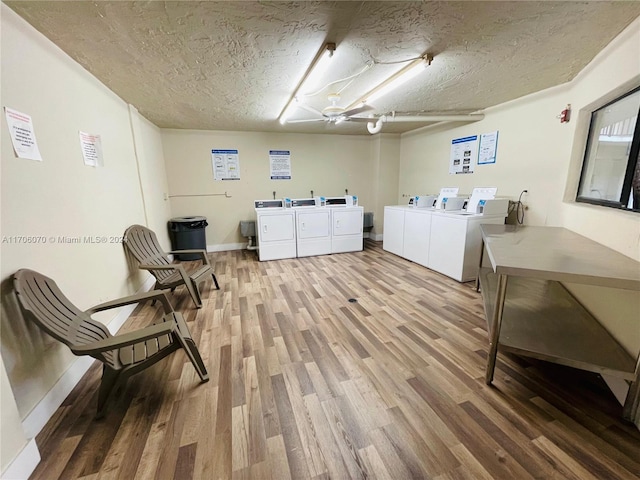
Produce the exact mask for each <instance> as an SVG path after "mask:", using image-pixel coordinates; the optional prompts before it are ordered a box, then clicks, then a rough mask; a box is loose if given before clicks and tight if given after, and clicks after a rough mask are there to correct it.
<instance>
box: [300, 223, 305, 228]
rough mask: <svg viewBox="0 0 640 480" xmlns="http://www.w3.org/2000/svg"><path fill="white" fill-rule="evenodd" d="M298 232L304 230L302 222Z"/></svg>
mask: <svg viewBox="0 0 640 480" xmlns="http://www.w3.org/2000/svg"><path fill="white" fill-rule="evenodd" d="M300 230H304V222H302V223H301V224H300Z"/></svg>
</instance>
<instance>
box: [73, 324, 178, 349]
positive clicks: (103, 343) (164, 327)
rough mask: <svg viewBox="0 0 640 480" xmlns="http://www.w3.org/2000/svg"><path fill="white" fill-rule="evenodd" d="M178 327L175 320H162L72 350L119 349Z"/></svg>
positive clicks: (165, 333)
mask: <svg viewBox="0 0 640 480" xmlns="http://www.w3.org/2000/svg"><path fill="white" fill-rule="evenodd" d="M175 329H176V326H175V323H174V322H162V323H158V324H156V325H151V326H150V327H146V328H142V329H140V330H136V331H135V332H129V333H123V334H122V335H116V336H115V337H109V338H105V339H104V340H99V341H97V342H93V343H88V344H86V345H73V346H72V347H70V348H71V351H72V352H73V353H74V354H75V355H89V354H92V353H100V352H106V351H109V350H117V349H118V348H122V347H126V346H128V345H135V344H136V343H140V342H144V341H145V340H149V339H151V338H157V337H161V336H162V335H167V334H169V333H171V332H174V331H175Z"/></svg>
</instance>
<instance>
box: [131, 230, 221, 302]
mask: <svg viewBox="0 0 640 480" xmlns="http://www.w3.org/2000/svg"><path fill="white" fill-rule="evenodd" d="M124 246H125V248H126V249H127V250H128V251H129V252H130V253H131V254H132V255H133V257H134V258H135V259H136V260H137V261H138V263H139V267H140V268H141V269H143V270H148V271H149V272H151V274H152V275H153V276H154V277H155V279H156V284H155V287H154V288H156V289H162V288H170V289H171V291H173V290H175V289H176V287H178V286H180V285H185V286H186V287H187V290H188V291H189V295H191V298H192V299H193V303H195V304H196V307H198V308H201V307H202V297H201V296H200V288H199V284H200V283H202V282H204V281H206V280H207V278H209V275H211V277H212V278H213V283H214V284H215V286H216V289H218V290H220V286H219V285H218V280H217V279H216V276H215V274H214V273H213V268H212V267H211V264H210V263H209V259H208V258H207V252H206V251H205V250H173V251H170V252H168V253H170V254H199V255H201V257H202V266H201V267H199V268H198V269H196V270H195V271H193V272H187V270H186V269H185V267H184V265H181V264H175V263H173V264H172V263H171V262H170V261H169V258H168V253H165V252H164V251H163V250H162V247H161V246H160V243H159V242H158V237H156V234H155V233H154V232H153V231H152V230H149V229H148V228H147V227H143V226H142V225H132V226H130V227H129V228H127V230H126V231H125V232H124Z"/></svg>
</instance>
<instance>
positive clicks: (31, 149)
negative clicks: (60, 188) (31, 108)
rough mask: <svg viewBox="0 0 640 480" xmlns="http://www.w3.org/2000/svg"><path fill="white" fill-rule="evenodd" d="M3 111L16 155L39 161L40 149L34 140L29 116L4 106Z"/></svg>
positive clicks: (40, 158) (40, 156)
mask: <svg viewBox="0 0 640 480" xmlns="http://www.w3.org/2000/svg"><path fill="white" fill-rule="evenodd" d="M4 113H5V115H6V117H7V126H8V127H9V135H10V136H11V143H12V144H13V150H14V151H15V152H16V156H17V157H18V158H28V159H29V160H37V161H39V162H41V161H42V155H40V149H39V148H38V142H37V141H36V134H35V132H34V130H33V122H32V121H31V116H29V115H27V114H26V113H20V112H18V111H16V110H13V109H12V108H9V107H4Z"/></svg>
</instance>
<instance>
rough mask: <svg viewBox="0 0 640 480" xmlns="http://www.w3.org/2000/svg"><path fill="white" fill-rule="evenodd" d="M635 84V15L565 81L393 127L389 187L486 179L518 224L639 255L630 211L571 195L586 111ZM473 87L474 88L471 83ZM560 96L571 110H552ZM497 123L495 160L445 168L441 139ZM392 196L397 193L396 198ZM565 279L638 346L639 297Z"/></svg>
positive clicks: (637, 218)
mask: <svg viewBox="0 0 640 480" xmlns="http://www.w3.org/2000/svg"><path fill="white" fill-rule="evenodd" d="M638 84H640V20H636V21H635V22H634V23H633V24H632V25H631V26H630V27H629V28H628V29H627V30H625V32H623V33H622V34H621V35H620V36H619V37H618V38H616V39H615V40H614V42H612V44H610V45H609V46H608V47H607V48H606V49H605V50H604V51H603V52H601V54H599V55H598V57H597V58H596V59H595V60H594V61H593V62H592V63H591V64H590V65H589V66H588V67H587V68H586V69H585V70H584V71H583V72H581V74H580V75H578V76H577V78H576V79H574V81H572V82H571V83H568V84H565V85H561V86H559V87H555V88H552V89H549V90H546V91H543V92H538V93H535V94H533V95H529V96H527V97H524V98H521V99H519V100H516V101H513V102H510V103H507V104H503V105H500V106H497V107H495V108H492V109H489V110H487V111H486V112H485V114H486V115H485V119H484V120H482V121H480V122H477V123H473V124H468V125H465V126H461V127H460V126H458V127H456V128H451V129H444V130H442V129H441V130H438V131H429V130H427V131H423V132H413V133H407V134H404V135H403V136H402V145H401V160H400V181H399V195H402V194H426V193H437V192H438V190H439V189H440V187H443V186H458V187H460V191H461V192H464V193H470V191H471V189H472V188H473V187H474V186H496V187H498V194H499V195H502V196H508V197H511V198H513V199H517V198H518V196H519V194H520V192H521V191H522V190H525V189H527V190H528V191H529V194H527V195H525V196H523V201H524V202H525V204H526V205H527V207H528V210H527V211H526V215H525V224H529V225H549V226H564V227H566V228H568V229H570V230H573V231H576V232H577V233H580V234H582V235H584V236H586V237H589V238H592V239H594V240H596V241H598V242H600V243H602V244H604V245H606V246H608V247H610V248H613V249H614V250H617V251H618V252H621V253H623V254H624V255H627V256H629V257H631V258H633V259H634V260H640V215H638V213H633V212H625V211H618V210H614V209H611V208H606V207H597V206H591V205H584V204H576V203H575V202H574V199H575V192H576V190H577V182H578V179H579V175H580V168H581V164H582V156H583V154H584V145H585V142H586V135H587V132H588V123H589V117H590V112H591V111H592V110H593V109H594V108H597V107H599V106H602V105H603V104H605V103H607V102H608V101H610V100H612V99H614V98H615V97H616V96H617V95H619V94H621V93H622V92H623V91H628V90H630V89H631V88H632V86H634V85H635V86H637V85H638ZM478 94H479V95H481V92H478ZM568 103H570V104H571V105H572V109H573V116H572V119H571V121H570V122H569V123H565V124H561V123H560V122H559V120H558V119H557V118H556V116H557V115H558V114H559V113H560V111H561V110H562V109H563V108H564V107H565V106H566V104H568ZM495 130H498V131H499V140H498V152H497V163H496V164H493V165H480V166H477V167H476V171H475V173H473V174H469V175H449V173H448V165H449V154H450V146H451V143H450V142H451V140H452V139H454V138H459V137H464V136H467V135H473V134H481V133H488V132H492V131H495ZM398 200H403V199H401V198H399V199H398ZM569 288H570V289H571V290H572V291H573V292H574V294H576V296H578V298H579V299H580V300H581V301H582V302H583V303H584V304H585V305H586V306H587V308H588V309H589V310H591V311H592V313H594V314H595V315H596V317H598V318H599V319H600V320H601V322H602V323H603V325H604V326H605V327H606V328H607V329H608V330H609V331H610V332H611V333H612V334H613V335H614V336H615V337H616V338H617V339H618V341H619V342H620V343H621V344H622V345H623V346H624V347H625V348H626V349H627V350H628V351H629V352H630V353H631V354H632V355H634V356H635V355H637V354H638V351H639V350H640V328H639V327H638V312H640V296H638V294H637V292H629V291H611V290H605V289H598V288H595V287H585V286H574V285H569Z"/></svg>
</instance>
